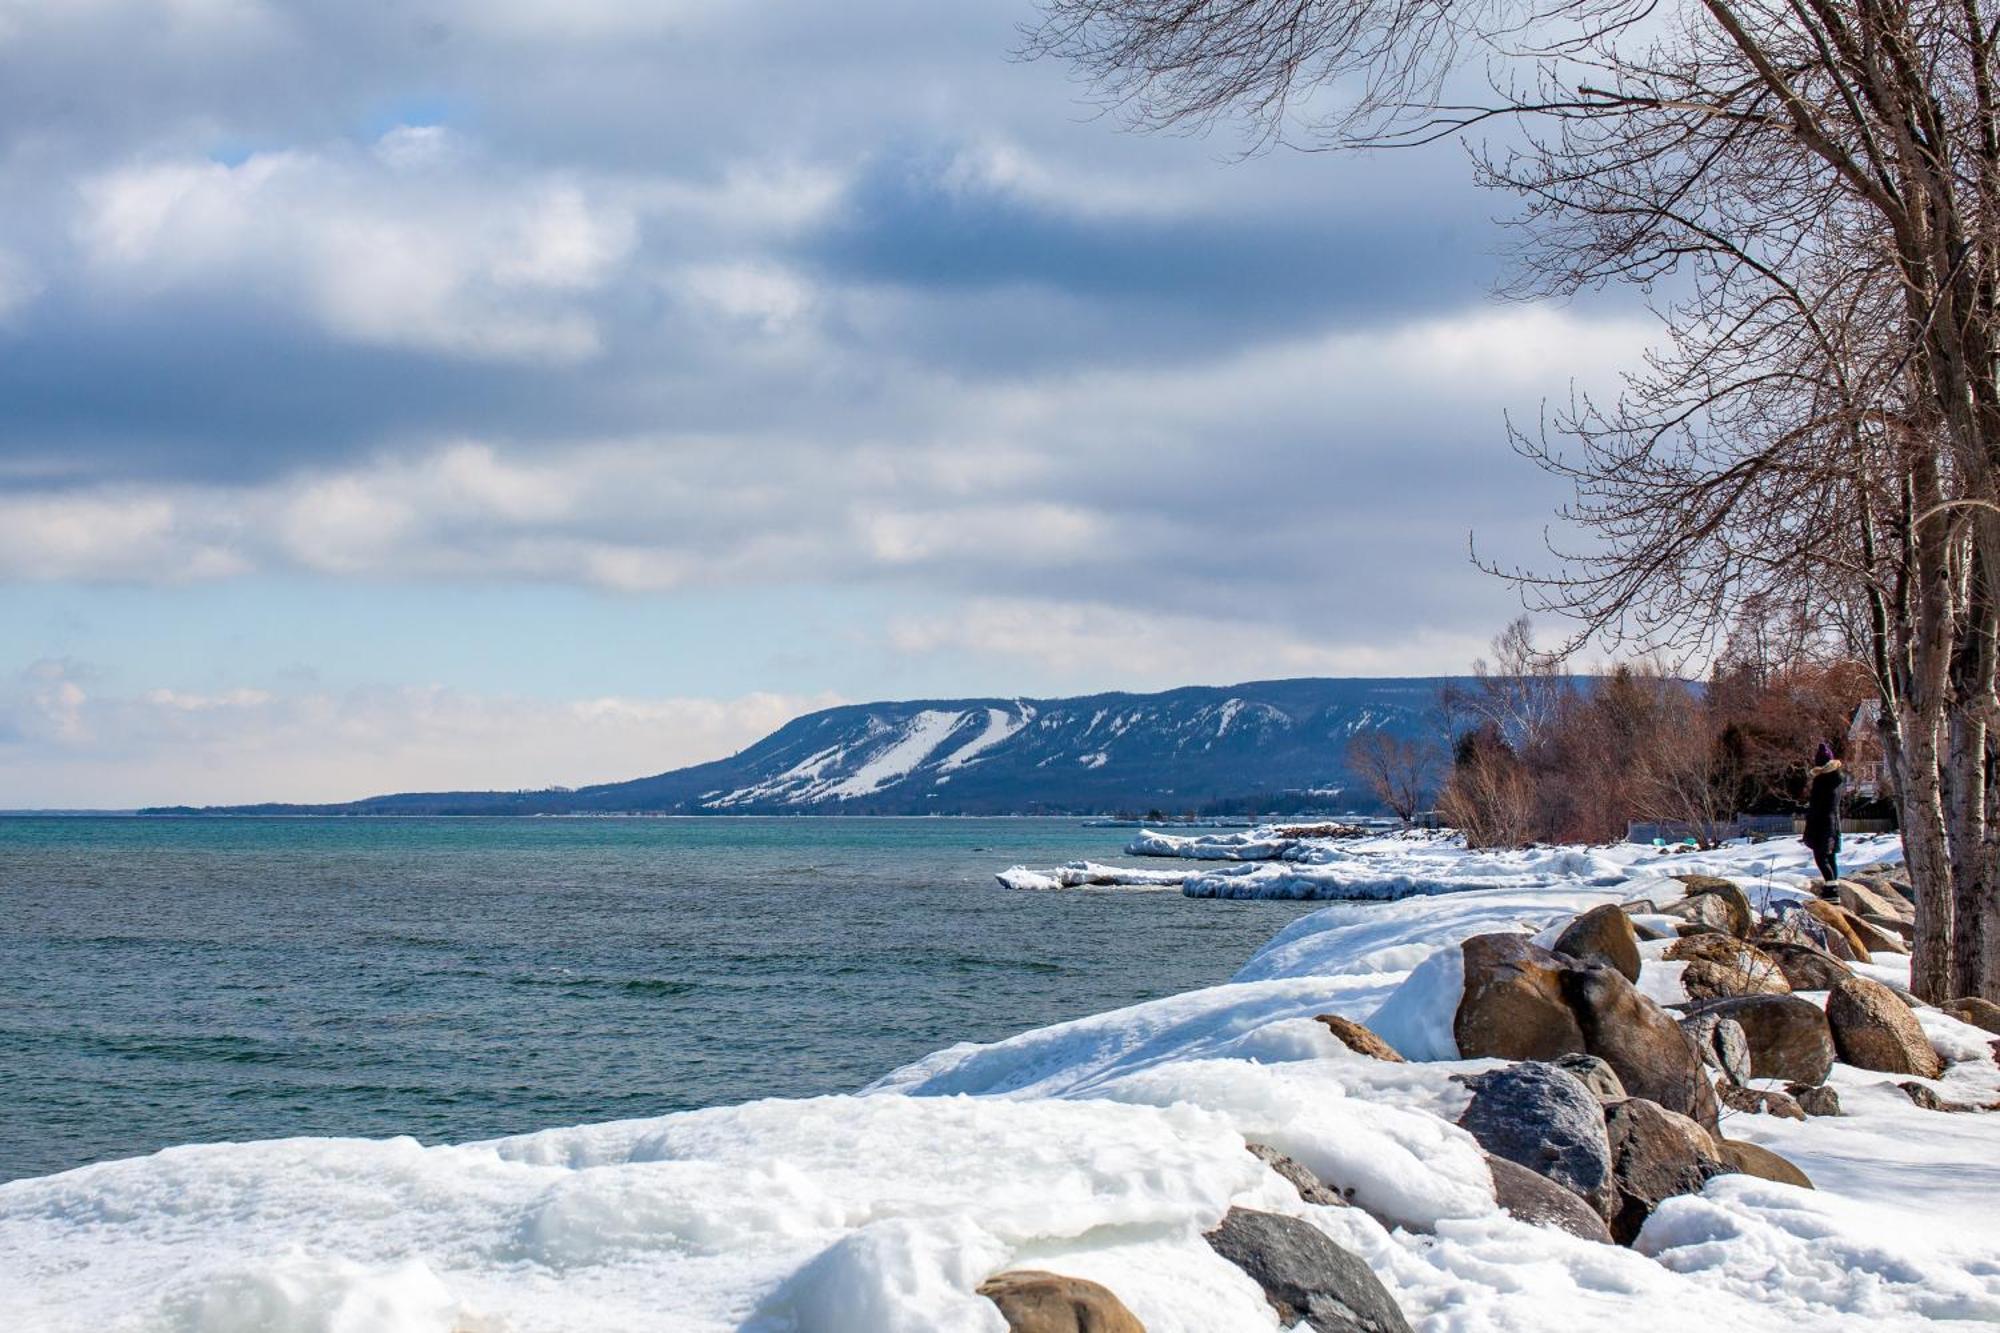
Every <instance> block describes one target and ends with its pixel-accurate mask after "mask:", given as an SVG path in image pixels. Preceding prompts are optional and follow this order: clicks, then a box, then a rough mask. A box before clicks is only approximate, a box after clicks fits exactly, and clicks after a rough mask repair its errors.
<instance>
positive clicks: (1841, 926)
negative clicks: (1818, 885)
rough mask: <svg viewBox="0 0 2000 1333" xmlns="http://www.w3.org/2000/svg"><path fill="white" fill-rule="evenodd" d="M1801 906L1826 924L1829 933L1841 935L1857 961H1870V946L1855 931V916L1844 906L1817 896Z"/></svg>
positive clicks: (1807, 912)
mask: <svg viewBox="0 0 2000 1333" xmlns="http://www.w3.org/2000/svg"><path fill="white" fill-rule="evenodd" d="M1800 906H1801V907H1802V908H1804V910H1805V912H1806V914H1807V915H1808V916H1810V917H1812V919H1813V920H1815V921H1817V922H1819V923H1820V924H1821V925H1822V926H1824V927H1825V928H1826V930H1827V932H1828V933H1829V934H1837V935H1839V936H1840V938H1841V940H1842V942H1844V943H1845V944H1846V945H1847V948H1848V951H1849V953H1851V954H1852V955H1853V957H1854V959H1855V960H1856V961H1857V962H1863V963H1865V962H1867V961H1868V946H1867V945H1866V944H1864V943H1863V942H1862V939H1861V936H1860V935H1859V934H1857V933H1856V932H1855V929H1854V926H1853V924H1852V922H1853V920H1854V918H1853V917H1852V916H1850V915H1849V914H1848V912H1847V911H1846V910H1845V909H1844V908H1841V907H1839V906H1837V905H1835V904H1833V903H1827V902H1821V901H1820V900H1819V899H1817V898H1808V899H1806V900H1805V901H1804V902H1803V903H1801V904H1800Z"/></svg>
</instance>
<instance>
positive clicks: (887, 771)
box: [814, 708, 990, 800]
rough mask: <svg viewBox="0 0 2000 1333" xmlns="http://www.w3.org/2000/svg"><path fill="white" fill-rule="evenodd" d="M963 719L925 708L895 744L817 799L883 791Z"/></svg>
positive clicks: (884, 749)
mask: <svg viewBox="0 0 2000 1333" xmlns="http://www.w3.org/2000/svg"><path fill="white" fill-rule="evenodd" d="M964 720H965V714H963V713H947V712H944V711H943V710H942V709H937V708H926V709H924V710H923V711H922V712H921V713H918V714H917V715H916V716H915V717H913V718H911V719H910V720H909V721H908V722H907V723H905V724H904V727H903V734H902V735H901V736H900V737H898V738H897V739H896V740H895V741H894V742H893V743H892V744H890V745H887V746H885V747H884V748H882V749H880V750H878V751H876V752H875V754H874V755H872V756H871V757H870V758H869V759H868V761H867V762H866V763H864V764H862V765H861V767H859V768H857V769H855V770H854V772H853V773H851V774H849V775H848V778H847V780H846V781H845V782H842V783H840V784H839V785H837V786H834V787H830V788H828V789H827V790H826V791H824V792H820V793H818V794H817V795H816V796H815V798H814V799H816V800H827V799H838V798H843V797H852V796H867V795H870V794H872V793H874V792H876V791H879V790H881V789H882V788H883V787H886V786H888V785H889V784H890V783H892V782H894V781H895V780H896V779H898V778H900V777H903V776H904V775H905V774H907V773H909V772H910V770H912V769H914V768H915V767H917V765H919V764H921V763H923V762H924V760H926V759H928V758H930V756H931V752H932V751H933V750H935V749H937V748H938V746H940V745H943V744H944V743H945V741H947V740H948V739H950V737H951V733H952V732H954V731H956V730H958V725H959V723H961V722H963V721H964ZM989 730H990V727H989Z"/></svg>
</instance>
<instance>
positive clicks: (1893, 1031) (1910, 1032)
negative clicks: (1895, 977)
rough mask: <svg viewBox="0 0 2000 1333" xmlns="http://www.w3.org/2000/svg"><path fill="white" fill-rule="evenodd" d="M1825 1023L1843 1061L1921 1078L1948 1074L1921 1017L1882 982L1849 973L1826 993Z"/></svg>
mask: <svg viewBox="0 0 2000 1333" xmlns="http://www.w3.org/2000/svg"><path fill="white" fill-rule="evenodd" d="M1826 1021H1827V1025H1828V1026H1829V1027H1830V1028H1832V1029H1833V1045H1834V1049H1835V1050H1836V1051H1838V1052H1839V1053H1840V1058H1841V1060H1842V1062H1843V1063H1846V1064H1850V1065H1853V1066H1854V1067H1855V1068H1857V1069H1873V1070H1876V1071H1878V1072H1880V1073H1884V1074H1914V1075H1916V1076H1917V1077H1918V1078H1936V1077H1937V1076H1938V1075H1939V1074H1942V1073H1943V1072H1944V1061H1943V1060H1940V1059H1939V1058H1938V1053H1937V1052H1936V1051H1935V1050H1933V1049H1932V1048H1931V1043H1930V1038H1928V1037H1926V1036H1924V1029H1923V1025H1922V1024H1920V1023H1919V1022H1917V1016H1916V1015H1915V1014H1913V1013H1911V1012H1910V1007H1909V1006H1908V1005H1906V1004H1904V1003H1903V1001H1902V1000H1900V999H1898V998H1897V996H1896V993H1895V992H1894V991H1892V990H1890V989H1889V988H1888V987H1887V986H1884V985H1883V984H1882V983H1881V982H1879V981H1870V980H1869V979H1868V978H1866V977H1849V978H1847V980H1845V981H1843V982H1841V983H1840V984H1839V985H1838V986H1835V987H1834V988H1833V991H1832V993H1831V994H1829V995H1828V996H1827V1000H1826Z"/></svg>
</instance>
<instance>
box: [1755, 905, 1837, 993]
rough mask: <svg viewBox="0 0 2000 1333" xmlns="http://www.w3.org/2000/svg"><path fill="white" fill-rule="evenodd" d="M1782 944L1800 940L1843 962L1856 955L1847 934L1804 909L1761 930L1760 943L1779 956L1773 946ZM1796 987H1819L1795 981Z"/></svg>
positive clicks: (1772, 954)
mask: <svg viewBox="0 0 2000 1333" xmlns="http://www.w3.org/2000/svg"><path fill="white" fill-rule="evenodd" d="M1778 944H1798V945H1803V946H1805V947H1807V948H1810V949H1817V950H1819V951H1820V952H1821V953H1824V954H1826V955H1827V956H1828V957H1830V958H1833V959H1835V960H1836V961H1839V962H1849V961H1852V959H1853V958H1854V948H1853V946H1852V945H1850V944H1848V942H1847V936H1845V935H1843V934H1841V933H1840V932H1839V931H1837V930H1835V929H1834V928H1833V927H1832V926H1829V925H1827V924H1826V923H1825V922H1824V921H1821V920H1820V919H1819V918H1818V917H1816V916H1813V915H1812V914H1811V913H1810V912H1807V911H1805V910H1803V909H1800V910H1796V911H1791V912H1787V913H1786V914H1785V915H1784V916H1782V917H1780V918H1779V919H1778V920H1776V921H1772V922H1767V923H1765V924H1764V925H1763V926H1762V927H1761V928H1759V930H1758V931H1757V947H1758V948H1760V949H1762V950H1763V951H1764V952H1765V953H1767V954H1771V956H1772V957H1774V958H1775V957H1776V956H1777V955H1776V953H1775V952H1774V951H1773V946H1774V945H1778ZM1792 989H1793V990H1814V989H1818V988H1817V987H1811V986H1801V985H1799V984H1798V983H1797V982H1793V983H1792Z"/></svg>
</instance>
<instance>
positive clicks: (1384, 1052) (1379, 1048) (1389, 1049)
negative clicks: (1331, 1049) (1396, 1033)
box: [1313, 1014, 1403, 1065]
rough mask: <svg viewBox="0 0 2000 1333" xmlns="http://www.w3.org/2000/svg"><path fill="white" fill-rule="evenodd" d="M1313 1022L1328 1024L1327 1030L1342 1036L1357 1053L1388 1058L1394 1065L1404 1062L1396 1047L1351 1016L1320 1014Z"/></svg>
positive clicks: (1347, 1044)
mask: <svg viewBox="0 0 2000 1333" xmlns="http://www.w3.org/2000/svg"><path fill="white" fill-rule="evenodd" d="M1313 1022H1315V1023H1324V1024H1326V1030H1327V1031H1328V1032H1331V1033H1332V1034H1333V1035H1334V1036H1336V1037H1338V1038H1340V1040H1341V1043H1342V1044H1343V1045H1345V1046H1346V1047H1347V1049H1348V1050H1350V1051H1353V1052H1354V1053H1355V1054H1356V1055H1365V1056H1368V1057H1369V1058H1370V1059H1373V1060H1387V1061H1388V1062H1389V1063H1390V1064H1392V1065H1399V1064H1402V1063H1403V1057H1402V1056H1401V1055H1398V1054H1397V1053H1396V1048H1395V1047H1393V1046H1391V1045H1390V1044H1389V1043H1388V1042H1386V1041H1383V1040H1382V1039H1381V1038H1380V1037H1378V1036H1376V1035H1375V1034H1374V1033H1373V1032H1370V1031H1369V1030H1368V1028H1367V1027H1366V1026H1364V1025H1363V1024H1360V1023H1357V1022H1355V1021H1354V1020H1353V1019H1351V1018H1342V1017H1341V1016H1340V1015H1339V1014H1320V1015H1318V1016H1317V1017H1316V1018H1314V1019H1313Z"/></svg>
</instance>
